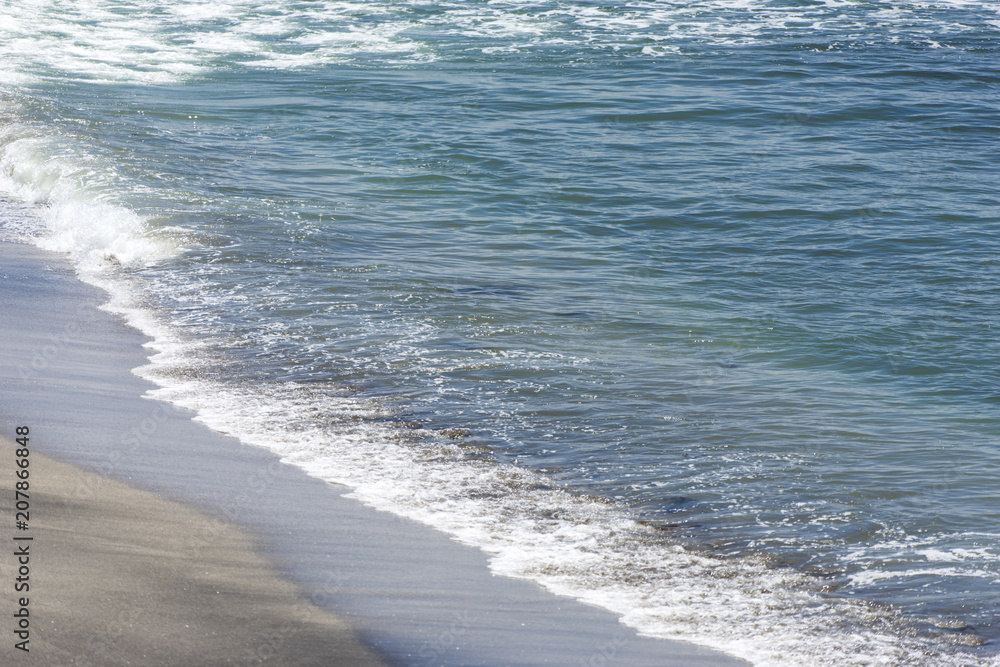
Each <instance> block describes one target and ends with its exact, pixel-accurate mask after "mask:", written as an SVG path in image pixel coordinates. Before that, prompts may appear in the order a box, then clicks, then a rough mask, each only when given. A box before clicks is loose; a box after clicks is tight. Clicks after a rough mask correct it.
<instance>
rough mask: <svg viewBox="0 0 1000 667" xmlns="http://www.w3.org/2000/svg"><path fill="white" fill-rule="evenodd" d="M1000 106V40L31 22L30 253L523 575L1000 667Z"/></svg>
mask: <svg viewBox="0 0 1000 667" xmlns="http://www.w3.org/2000/svg"><path fill="white" fill-rule="evenodd" d="M998 100H1000V5H998V4H997V3H995V2H991V1H987V0H968V1H964V0H920V1H911V0H895V1H887V0H870V1H868V0H856V1H854V0H851V1H848V0H771V1H768V0H695V1H682V0H677V1H673V2H666V1H652V0H637V1H634V2H619V3H595V2H589V1H585V0H560V1H538V2H529V1H517V0H508V1H504V0H495V1H467V2H433V1H430V0H426V1H418V0H402V1H397V2H387V1H385V0H380V1H375V2H356V1H352V0H345V1H333V0H312V1H308V2H306V1H298V2H296V1H290V0H289V1H281V0H215V1H213V2H203V1H199V0H177V1H176V2H173V3H169V6H166V5H164V4H163V3H154V2H151V1H150V0H121V1H118V0H116V1H114V2H111V1H110V0H79V1H77V2H58V1H56V0H33V1H31V2H27V1H22V2H4V3H3V6H2V10H0V193H2V197H3V199H2V201H0V208H2V209H3V210H6V211H15V210H16V211H17V215H0V218H3V219H4V222H2V223H0V233H2V235H3V237H4V238H7V239H20V240H30V241H31V242H33V243H35V244H37V245H39V246H41V247H43V248H46V249H50V250H57V251H60V252H64V253H67V254H68V255H69V257H70V258H71V259H72V261H73V262H74V264H75V266H76V269H77V271H78V274H79V276H80V278H81V279H82V280H84V281H86V282H88V283H91V284H94V285H97V286H100V287H101V288H103V289H105V290H106V291H107V292H108V295H109V297H108V298H109V303H108V305H107V306H106V307H107V308H108V309H109V310H111V311H113V312H116V313H119V314H121V315H122V316H123V317H124V318H125V319H126V320H127V321H128V322H129V323H131V324H132V325H134V326H135V327H137V328H139V329H140V330H141V331H143V332H144V333H146V334H147V335H148V336H150V337H151V339H152V342H151V343H150V344H149V348H150V354H151V358H150V362H149V364H148V365H146V366H143V367H141V368H139V369H137V370H136V371H135V372H136V373H137V374H139V375H140V376H141V377H143V378H147V379H150V380H152V381H154V382H155V383H156V384H157V386H159V387H160V388H159V389H158V390H156V391H154V392H152V394H151V397H153V398H157V399H161V400H164V401H169V402H171V403H173V404H176V405H178V406H182V407H185V408H190V409H193V410H195V411H196V413H197V415H198V417H197V418H198V419H199V420H200V421H202V422H204V423H205V424H207V425H209V426H210V427H212V428H214V429H216V430H218V431H221V432H223V433H227V434H231V435H234V436H236V437H238V438H239V439H240V440H242V441H243V442H245V443H246V444H247V445H248V446H259V447H264V448H267V449H270V450H273V451H275V452H277V453H279V454H280V455H281V456H282V458H283V460H284V461H286V462H287V463H289V464H292V465H295V466H299V467H301V468H303V469H305V470H306V471H308V472H309V473H310V474H311V475H314V476H316V477H319V478H321V479H324V480H328V481H330V482H336V483H341V484H345V485H348V486H349V487H351V488H352V489H353V491H352V496H353V497H355V498H357V499H359V500H360V501H362V502H364V503H366V504H368V505H370V506H373V507H375V508H378V509H380V510H384V511H387V512H392V513H395V514H397V515H400V516H404V517H409V518H412V519H414V520H416V521H419V522H423V523H425V524H428V525H431V526H434V527H436V528H437V529H439V530H441V531H444V532H445V533H447V534H449V535H451V536H453V537H454V538H455V539H457V540H459V541H461V542H463V543H465V544H469V545H473V546H475V547H478V548H479V549H481V550H483V551H485V552H486V553H487V554H489V555H490V557H491V561H490V564H491V568H492V569H493V571H494V572H495V573H498V574H502V575H507V576H511V577H517V578H523V579H528V580H531V581H534V582H537V583H538V584H540V585H541V586H543V587H545V588H547V589H549V590H551V591H553V592H555V593H558V594H561V595H566V596H570V597H573V598H576V599H579V600H583V601H585V602H588V603H591V604H594V605H597V606H600V607H603V608H606V609H609V610H611V611H613V612H615V613H617V614H618V615H620V617H621V620H622V622H623V623H624V624H626V625H628V626H630V627H633V628H636V629H638V630H639V631H641V632H642V633H644V634H647V635H651V636H655V637H665V638H677V639H683V640H686V641H691V642H696V643H699V644H702V645H704V646H708V647H712V648H716V649H720V650H723V651H726V652H729V653H731V654H733V655H737V656H740V657H743V658H746V659H748V660H750V661H752V662H753V663H754V664H757V665H816V664H821V663H822V664H827V665H831V666H841V665H928V666H930V665H933V666H951V665H997V664H1000V620H998V618H1000V415H998V407H1000V340H998V333H1000V332H998V331H997V330H995V329H993V326H997V325H998V324H1000V319H998V315H997V314H998V312H1000V198H998V185H1000V107H998ZM27 372H29V373H30V366H29V367H27Z"/></svg>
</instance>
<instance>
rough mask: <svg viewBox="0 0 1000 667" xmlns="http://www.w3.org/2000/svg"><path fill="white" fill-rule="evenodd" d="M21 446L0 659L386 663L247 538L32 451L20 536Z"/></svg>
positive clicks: (4, 562) (10, 455)
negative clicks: (23, 616)
mask: <svg viewBox="0 0 1000 667" xmlns="http://www.w3.org/2000/svg"><path fill="white" fill-rule="evenodd" d="M29 444H30V441H29ZM15 448H16V445H15V444H14V443H12V442H11V441H10V440H6V439H0V452H2V456H3V459H4V460H5V463H8V462H9V463H11V465H4V466H3V468H4V471H3V472H4V474H3V481H2V504H3V506H4V508H5V509H9V510H11V511H5V512H4V516H5V517H6V518H5V520H4V522H3V523H4V524H6V527H7V530H6V531H5V532H7V538H6V539H5V540H4V541H5V543H6V544H7V545H8V546H7V548H5V549H4V550H3V551H4V552H5V553H4V554H3V556H2V557H0V573H2V574H0V582H2V584H0V585H2V586H3V588H4V589H7V590H8V594H5V595H4V596H3V615H2V618H3V619H4V620H3V621H2V624H3V626H6V627H2V630H3V632H2V635H0V636H2V637H3V638H4V641H3V644H4V645H3V647H2V650H0V664H3V665H45V666H46V667H54V666H55V665H94V666H95V667H102V666H108V667H111V666H113V665H143V666H147V667H153V666H156V665H205V666H208V665H256V664H276V665H352V666H353V665H358V666H362V665H377V664H382V663H381V662H380V660H379V658H378V657H377V656H376V655H375V654H374V653H373V652H372V651H371V650H370V649H368V648H367V647H366V646H364V645H363V644H362V643H361V642H359V641H358V639H357V638H356V637H355V635H354V633H353V632H352V630H351V628H350V627H349V625H348V624H347V623H346V622H345V621H344V620H343V619H342V618H339V617H337V616H335V615H333V614H331V613H329V612H327V611H324V610H322V609H319V608H318V607H316V606H315V605H313V604H311V603H310V602H308V601H307V600H306V599H305V598H304V597H302V596H301V595H300V594H299V592H298V591H297V590H296V589H295V587H294V586H293V585H292V584H291V583H289V582H287V581H286V580H284V579H283V578H281V577H279V576H278V574H277V573H276V572H275V570H274V569H273V568H272V567H271V565H270V564H269V563H268V562H267V561H266V560H265V559H264V558H262V557H261V556H259V555H258V554H257V553H256V552H255V549H254V543H253V540H252V539H251V538H250V536H249V535H247V534H246V533H245V532H243V531H241V530H239V529H237V528H235V527H234V526H232V525H229V524H226V523H223V522H221V521H219V520H217V519H213V518H211V517H208V516H206V515H204V514H201V513H199V512H197V511H195V510H193V509H191V508H189V507H186V506H183V505H180V504H177V503H174V502H171V501H168V500H165V499H163V498H161V497H160V496H157V495H154V494H152V493H149V492H146V491H141V490H139V489H136V488H134V487H131V486H129V485H126V484H123V483H121V482H117V481H114V480H111V479H108V478H106V477H101V476H99V475H96V474H94V473H91V472H87V471H85V470H83V469H81V468H78V467H75V466H70V465H67V464H64V463H59V462H57V461H55V460H53V459H51V458H48V457H45V456H42V455H41V454H38V453H36V452H32V453H31V454H30V466H29V470H30V477H29V482H30V488H29V498H28V502H29V503H30V510H29V511H30V522H29V526H30V528H29V529H28V530H27V531H23V530H17V529H16V528H15V526H14V522H15V519H14V512H13V511H12V509H13V507H14V489H13V483H14V474H13V470H11V467H12V466H13V460H14V449H15ZM205 535H211V536H212V539H211V540H205V539H203V536H205ZM14 537H32V538H33V539H32V540H31V541H26V540H21V541H17V542H15V541H14V540H13V538H14ZM25 545H28V547H29V551H30V557H29V558H28V559H27V560H28V561H29V562H28V567H29V568H30V574H29V575H28V576H29V581H28V582H26V583H28V584H29V586H30V590H29V591H28V592H23V593H18V594H17V595H14V594H13V592H12V589H13V586H14V584H15V579H16V577H17V576H18V574H17V568H18V567H20V566H19V565H18V563H17V560H18V557H17V556H15V555H14V552H15V550H17V549H18V548H24V546H25ZM22 583H25V582H22ZM19 596H24V597H26V598H28V613H29V617H28V618H29V630H28V632H29V633H30V634H29V643H28V644H27V647H28V648H29V649H30V652H28V653H25V652H23V651H20V650H18V649H16V648H15V644H16V643H17V642H20V641H21V639H20V638H18V637H17V636H16V634H15V632H14V631H15V629H16V624H17V622H18V619H16V618H15V617H14V613H15V612H17V611H18V609H19V606H18V605H17V604H16V600H17V599H18V598H19Z"/></svg>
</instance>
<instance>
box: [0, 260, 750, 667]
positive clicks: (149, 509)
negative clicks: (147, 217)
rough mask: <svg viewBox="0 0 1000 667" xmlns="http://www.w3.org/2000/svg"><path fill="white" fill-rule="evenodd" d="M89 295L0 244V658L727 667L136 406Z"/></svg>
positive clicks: (111, 324) (178, 413)
mask: <svg viewBox="0 0 1000 667" xmlns="http://www.w3.org/2000/svg"><path fill="white" fill-rule="evenodd" d="M104 301H106V296H105V294H104V293H103V292H101V291H100V290H98V289H96V288H93V287H90V286H88V285H84V284H82V283H80V282H79V281H78V280H77V279H76V277H75V275H74V273H73V271H72V269H71V268H70V267H69V266H68V264H67V263H66V262H65V260H64V259H63V258H62V257H61V256H59V255H55V254H52V253H47V252H44V251H40V250H38V249H36V248H34V247H32V246H27V245H22V244H17V243H2V244H0V311H2V312H0V315H2V317H0V340H3V345H2V346H0V399H2V402H0V418H2V430H0V432H2V434H3V435H5V436H7V437H8V438H13V437H14V436H15V435H16V434H15V428H16V427H17V426H28V427H29V428H30V445H31V447H30V449H31V457H32V463H31V465H32V466H34V467H33V468H32V477H31V480H32V486H31V491H32V492H33V493H37V494H38V495H37V496H35V495H32V497H31V499H30V502H31V503H34V504H33V505H32V510H33V511H34V512H37V518H35V517H36V515H35V514H32V517H33V520H32V522H31V526H32V527H31V529H30V530H31V531H33V534H37V536H38V542H37V545H36V546H34V547H33V548H34V549H36V550H37V554H38V555H37V561H33V562H32V566H31V567H32V576H33V577H37V578H38V582H39V583H38V586H39V589H38V591H37V592H35V591H34V589H33V590H32V592H33V596H32V599H31V601H30V614H31V617H30V619H31V620H30V623H31V628H32V634H31V642H32V643H31V645H30V646H31V648H32V651H31V655H30V656H27V655H23V654H22V652H19V651H16V649H14V648H13V647H14V643H15V642H14V639H15V637H14V635H13V633H12V632H11V630H14V629H15V628H14V627H7V628H4V633H3V636H5V637H6V639H5V645H4V647H3V649H2V654H3V655H4V659H3V662H4V664H5V665H6V664H15V665H16V664H45V665H57V664H92V665H117V664H123V665H124V664H138V665H161V664H162V665H191V664H199V665H214V664H259V663H261V662H263V664H275V665H286V664H287V665H297V664H327V665H339V664H344V665H360V664H376V661H377V660H378V659H380V658H381V659H382V660H384V661H385V662H387V663H389V664H398V665H514V664H517V665H543V664H545V665H563V664H566V665H581V664H582V665H615V664H620V665H630V666H639V665H648V666H650V667H653V666H658V667H662V666H666V665H677V666H681V665H683V666H691V665H696V666H702V667H708V666H720V667H721V666H735V665H744V664H746V663H744V662H743V661H740V660H737V659H735V658H731V657H729V656H726V655H724V654H721V653H719V652H716V651H711V650H708V649H704V648H701V647H698V646H695V645H693V644H688V643H684V642H675V641H666V640H662V639H653V638H648V637H642V636H639V635H637V634H636V633H635V631H633V630H631V629H630V628H627V627H625V626H623V625H621V624H620V623H619V621H618V618H617V617H616V615H615V614H613V613H611V612H608V611H605V610H602V609H598V608H596V607H591V606H588V605H584V604H581V603H578V602H576V601H574V600H571V599H569V598H565V597H558V596H555V595H552V594H550V593H548V592H546V591H545V590H543V589H542V588H540V587H539V586H537V585H536V584H534V583H531V582H528V581H521V580H514V579H508V578H505V577H498V576H494V575H493V574H492V573H491V572H490V570H489V567H488V556H487V555H486V554H484V553H483V552H481V551H479V550H477V549H474V548H471V547H467V546H464V545H461V544H458V543H457V542H455V541H454V540H451V539H449V538H448V537H447V536H446V535H444V534H442V533H439V532H437V531H435V530H432V529H430V528H427V527H425V526H422V525H419V524H417V523H414V522H412V521H409V520H406V519H403V518H400V517H398V516H395V515H392V514H387V513H384V512H378V511H376V510H374V509H371V508H369V507H366V506H363V505H361V504H360V503H358V502H356V501H354V500H351V499H349V498H344V497H343V496H344V494H345V493H347V492H348V491H349V489H346V488H345V487H339V486H336V485H332V484H328V483H326V482H323V481H321V480H318V479H316V478H313V477H310V476H308V475H307V474H306V473H305V472H304V471H302V470H301V469H299V468H296V467H293V466H290V465H286V464H283V463H282V462H281V461H280V459H279V458H278V456H277V455H275V454H273V453H271V452H268V451H265V450H262V449H259V448H255V447H248V446H246V445H243V444H242V443H240V442H239V441H237V440H236V439H234V438H231V437H227V436H226V435H224V434H220V433H217V432H214V431H211V430H209V429H208V428H206V427H205V426H203V425H201V424H199V423H197V422H195V421H193V420H192V416H193V414H192V413H190V412H188V411H185V410H179V409H176V408H174V407H172V406H170V405H168V404H166V403H162V402H159V401H155V400H150V399H149V398H144V394H145V393H146V392H147V391H149V390H150V389H152V388H154V386H153V385H152V384H151V383H149V382H146V381H144V380H141V379H139V378H138V377H136V376H135V375H134V374H133V373H132V372H131V369H133V368H135V367H137V366H140V365H142V364H143V363H145V360H146V355H147V354H148V353H149V351H148V350H147V349H144V348H143V347H142V345H143V343H145V342H146V339H145V338H144V337H143V336H142V335H141V334H140V333H138V332H137V331H136V330H134V329H132V328H130V327H128V326H125V325H124V324H123V323H122V321H121V320H120V319H119V318H118V317H117V316H115V315H112V314H109V313H107V312H104V311H102V310H100V309H99V308H98V306H99V305H100V304H101V303H103V302H104ZM2 446H3V448H4V450H5V451H6V452H7V453H5V454H3V458H2V460H3V463H2V464H0V470H2V471H4V472H3V474H4V477H5V479H4V482H3V488H4V489H5V491H4V493H5V494H8V495H6V496H5V497H4V504H5V507H8V508H10V507H11V505H10V501H9V500H8V498H9V494H11V492H12V490H11V484H12V483H13V477H12V475H13V469H14V466H15V463H14V455H13V454H12V453H11V452H10V450H9V448H10V447H11V445H10V443H9V442H5V443H4V444H3V445H2ZM42 455H46V456H47V457H49V458H43V456H42ZM50 459H54V460H50ZM56 461H60V462H62V463H57V462H56ZM64 464H72V465H73V466H76V467H69V466H68V465H64ZM5 516H6V517H7V519H6V520H5V521H6V524H7V526H8V528H7V538H6V540H7V544H8V546H9V545H11V544H13V542H12V541H11V540H12V538H13V537H14V536H15V533H17V532H18V531H17V530H16V529H15V527H14V521H15V519H14V516H13V512H12V511H10V510H9V509H8V511H7V512H5ZM35 531H36V532H35ZM5 552H7V553H8V554H10V553H11V550H10V549H6V548H5ZM33 553H35V552H33ZM13 558H14V556H12V555H8V556H6V557H4V559H2V568H3V570H2V573H3V574H2V578H3V579H4V581H5V582H8V583H5V584H4V590H5V591H6V592H5V593H4V595H3V596H2V604H3V605H4V607H3V608H4V612H3V617H4V618H6V619H7V620H6V624H7V625H8V626H13V625H14V623H15V619H14V617H13V614H14V613H15V609H14V608H13V607H14V604H15V602H16V598H15V593H14V592H13V590H12V584H13V582H11V581H10V580H11V578H12V577H13V572H14V568H15V566H16V564H15V563H14V560H13ZM35 595H37V597H35ZM352 630H353V632H352ZM359 641H360V643H359ZM81 656H84V657H87V656H89V660H90V662H85V661H81V660H82V658H81ZM72 660H77V662H72Z"/></svg>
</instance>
